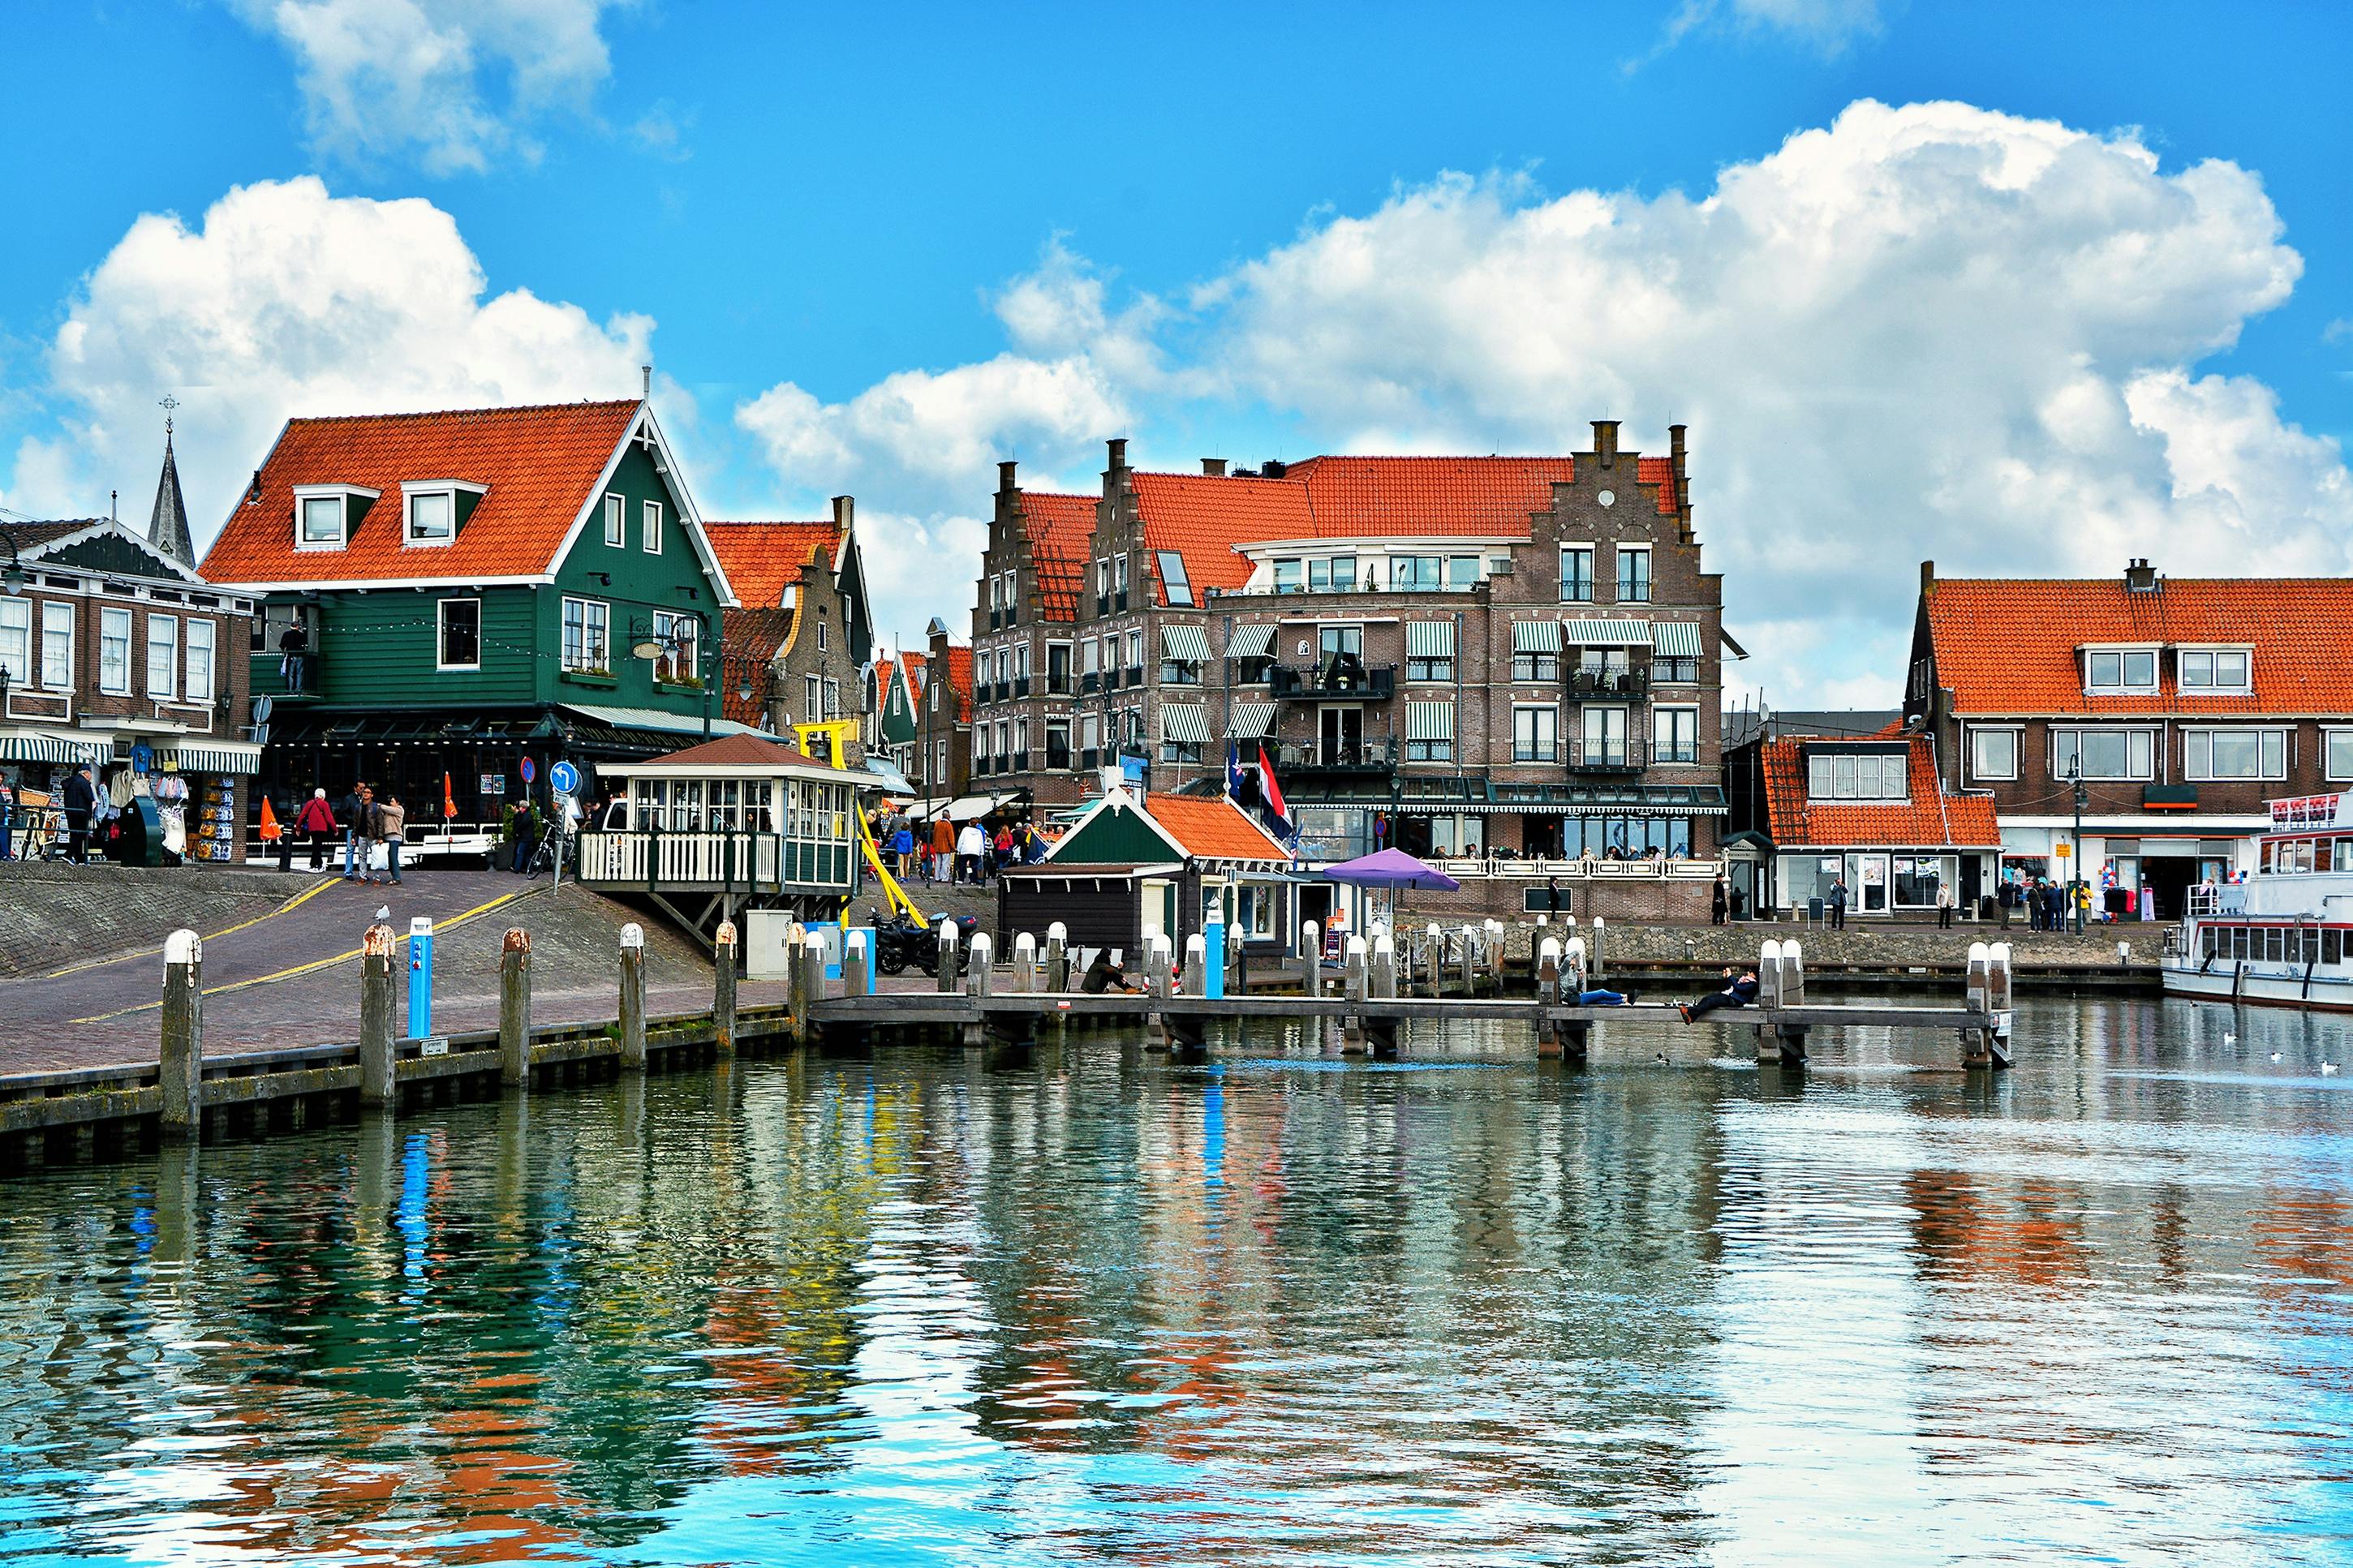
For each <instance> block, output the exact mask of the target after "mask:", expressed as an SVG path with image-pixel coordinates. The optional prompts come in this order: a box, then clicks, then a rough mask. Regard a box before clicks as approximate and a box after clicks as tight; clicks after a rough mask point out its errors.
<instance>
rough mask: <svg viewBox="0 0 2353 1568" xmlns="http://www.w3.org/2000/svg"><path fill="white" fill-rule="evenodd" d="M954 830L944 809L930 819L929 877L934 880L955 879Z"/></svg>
mask: <svg viewBox="0 0 2353 1568" xmlns="http://www.w3.org/2000/svg"><path fill="white" fill-rule="evenodd" d="M955 853H956V830H955V823H953V822H950V821H949V820H948V814H947V812H946V811H945V810H942V811H941V813H940V814H939V816H935V817H934V818H933V819H932V865H931V878H932V880H933V881H934V882H952V881H954V880H955V872H956V865H955Z"/></svg>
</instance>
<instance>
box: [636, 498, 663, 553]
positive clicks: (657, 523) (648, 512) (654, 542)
mask: <svg viewBox="0 0 2353 1568" xmlns="http://www.w3.org/2000/svg"><path fill="white" fill-rule="evenodd" d="M638 518H639V521H640V522H641V523H642V524H643V526H644V528H645V551H646V553H647V554H649V555H659V554H660V553H661V552H662V503H661V502H659V501H658V500H649V501H647V502H646V503H645V505H644V507H643V509H642V510H640V512H639V513H638Z"/></svg>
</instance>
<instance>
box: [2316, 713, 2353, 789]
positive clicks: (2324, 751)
mask: <svg viewBox="0 0 2353 1568" xmlns="http://www.w3.org/2000/svg"><path fill="white" fill-rule="evenodd" d="M2338 735H2353V725H2345V724H2323V725H2322V726H2321V727H2320V756H2319V759H2318V760H2319V763H2320V776H2321V777H2322V778H2325V779H2327V780H2329V781H2330V782H2331V783H2337V782H2340V781H2342V780H2345V779H2353V771H2348V772H2347V773H2330V772H2329V771H2328V742H2330V741H2331V740H2332V739H2333V738H2335V737H2336V736H2338Z"/></svg>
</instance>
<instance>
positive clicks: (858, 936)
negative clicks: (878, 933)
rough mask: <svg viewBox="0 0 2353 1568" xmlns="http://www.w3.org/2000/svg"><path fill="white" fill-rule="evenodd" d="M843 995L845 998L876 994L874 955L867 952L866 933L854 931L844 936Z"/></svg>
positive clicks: (858, 930)
mask: <svg viewBox="0 0 2353 1568" xmlns="http://www.w3.org/2000/svg"><path fill="white" fill-rule="evenodd" d="M841 994H843V995H844V996H871V995H873V994H874V955H873V954H872V953H871V952H868V951H867V950H866V932H865V931H863V930H860V929H852V930H850V931H847V932H845V933H843V936H842V942H841Z"/></svg>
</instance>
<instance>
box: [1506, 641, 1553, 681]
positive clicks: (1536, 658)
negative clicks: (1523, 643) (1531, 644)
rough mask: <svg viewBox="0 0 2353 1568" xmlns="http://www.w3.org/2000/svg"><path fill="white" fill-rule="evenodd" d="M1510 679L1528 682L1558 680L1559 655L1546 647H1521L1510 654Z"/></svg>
mask: <svg viewBox="0 0 2353 1568" xmlns="http://www.w3.org/2000/svg"><path fill="white" fill-rule="evenodd" d="M1512 679H1514V680H1516V681H1521V682H1524V683H1525V682H1529V681H1538V680H1558V679H1560V655H1559V654H1558V653H1557V652H1555V651H1553V650H1551V649H1548V648H1523V649H1519V650H1517V651H1515V652H1514V654H1513V655H1512Z"/></svg>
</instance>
